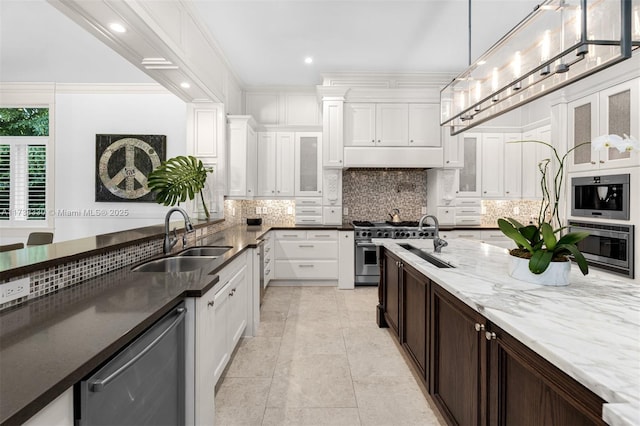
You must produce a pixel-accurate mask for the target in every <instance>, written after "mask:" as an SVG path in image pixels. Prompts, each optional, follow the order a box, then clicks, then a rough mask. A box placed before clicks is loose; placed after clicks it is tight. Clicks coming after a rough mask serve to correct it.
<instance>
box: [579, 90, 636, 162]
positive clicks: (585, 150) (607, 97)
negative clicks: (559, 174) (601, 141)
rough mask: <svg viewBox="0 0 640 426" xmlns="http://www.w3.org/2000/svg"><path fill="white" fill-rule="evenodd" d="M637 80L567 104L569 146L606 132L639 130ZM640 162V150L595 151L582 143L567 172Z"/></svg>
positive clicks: (634, 132)
mask: <svg viewBox="0 0 640 426" xmlns="http://www.w3.org/2000/svg"><path fill="white" fill-rule="evenodd" d="M639 96H640V79H634V80H631V81H628V82H625V83H622V84H618V85H616V86H614V87H611V88H609V89H606V90H603V91H601V92H598V93H594V94H592V95H589V96H586V97H584V98H580V99H578V100H575V101H573V102H570V103H569V104H568V130H569V147H575V146H579V145H580V144H581V143H584V142H591V141H593V140H594V139H595V138H597V137H598V136H601V135H606V134H616V135H618V136H623V135H624V134H626V135H632V136H635V137H636V138H637V137H638V133H639V132H640V120H638V117H640V106H639V105H640V101H639ZM638 165H640V153H638V152H637V151H635V152H622V153H621V152H619V151H618V150H617V149H616V148H609V149H600V150H594V149H593V148H592V146H591V145H588V144H587V145H582V146H580V147H579V148H577V149H576V150H575V151H573V152H572V153H571V154H570V156H569V167H568V168H569V171H571V172H577V171H591V170H593V171H595V170H599V169H611V168H618V167H631V166H638Z"/></svg>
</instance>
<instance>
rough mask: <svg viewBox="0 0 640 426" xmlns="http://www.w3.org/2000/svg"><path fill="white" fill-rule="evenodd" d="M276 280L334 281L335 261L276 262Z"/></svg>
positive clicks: (336, 268) (335, 277)
mask: <svg viewBox="0 0 640 426" xmlns="http://www.w3.org/2000/svg"><path fill="white" fill-rule="evenodd" d="M275 278H276V279H279V280H295V279H313V280H336V279H338V261H337V260H314V261H305V260H276V276H275Z"/></svg>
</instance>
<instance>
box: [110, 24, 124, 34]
mask: <svg viewBox="0 0 640 426" xmlns="http://www.w3.org/2000/svg"><path fill="white" fill-rule="evenodd" d="M109 28H111V30H112V31H115V32H117V33H126V32H127V29H126V28H125V27H124V26H122V24H119V23H117V22H114V23H112V24H109Z"/></svg>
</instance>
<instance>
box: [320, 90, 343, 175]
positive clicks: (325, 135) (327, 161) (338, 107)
mask: <svg viewBox="0 0 640 426" xmlns="http://www.w3.org/2000/svg"><path fill="white" fill-rule="evenodd" d="M322 111H323V112H322V139H323V141H322V142H323V143H322V145H323V147H322V153H323V154H322V164H323V166H324V167H325V168H332V169H335V168H340V169H341V168H342V167H343V166H344V125H343V121H344V120H343V117H344V101H342V100H339V101H324V102H323V106H322Z"/></svg>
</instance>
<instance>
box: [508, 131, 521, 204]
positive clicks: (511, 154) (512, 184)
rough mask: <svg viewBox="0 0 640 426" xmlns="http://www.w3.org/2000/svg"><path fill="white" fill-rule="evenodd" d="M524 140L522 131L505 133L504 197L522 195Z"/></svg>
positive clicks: (518, 196)
mask: <svg viewBox="0 0 640 426" xmlns="http://www.w3.org/2000/svg"><path fill="white" fill-rule="evenodd" d="M520 140H522V135H521V134H520V133H506V134H505V135H504V197H505V198H520V197H521V196H522V143H519V142H517V141H520Z"/></svg>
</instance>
